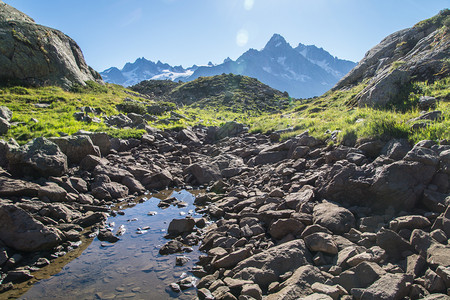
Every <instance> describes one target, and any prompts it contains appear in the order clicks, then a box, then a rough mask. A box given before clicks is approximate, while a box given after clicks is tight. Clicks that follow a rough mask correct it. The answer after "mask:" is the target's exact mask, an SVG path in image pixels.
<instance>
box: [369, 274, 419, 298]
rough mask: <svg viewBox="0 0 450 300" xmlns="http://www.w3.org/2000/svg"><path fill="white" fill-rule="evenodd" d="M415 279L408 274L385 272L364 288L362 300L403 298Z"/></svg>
mask: <svg viewBox="0 0 450 300" xmlns="http://www.w3.org/2000/svg"><path fill="white" fill-rule="evenodd" d="M413 279H414V278H413V277H412V276H411V275H407V274H399V273H397V274H389V273H388V274H385V275H383V276H381V278H380V279H378V280H377V281H375V282H374V283H373V284H371V285H370V286H369V287H368V288H366V289H365V290H364V292H363V294H362V296H361V300H391V299H403V298H404V297H405V296H408V294H409V290H410V287H411V284H412V282H413Z"/></svg>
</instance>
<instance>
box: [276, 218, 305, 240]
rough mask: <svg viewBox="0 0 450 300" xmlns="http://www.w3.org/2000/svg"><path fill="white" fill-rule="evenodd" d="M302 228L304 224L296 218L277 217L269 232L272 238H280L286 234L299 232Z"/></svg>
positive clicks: (297, 233)
mask: <svg viewBox="0 0 450 300" xmlns="http://www.w3.org/2000/svg"><path fill="white" fill-rule="evenodd" d="M304 228H305V225H303V223H302V222H300V221H298V220H296V219H279V220H276V221H275V222H273V223H272V225H271V226H270V228H269V233H270V235H271V236H272V237H273V238H275V239H278V240H281V239H282V238H284V237H285V236H286V235H288V234H292V235H294V236H295V235H299V234H301V233H302V231H303V229H304Z"/></svg>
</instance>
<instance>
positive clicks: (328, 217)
mask: <svg viewBox="0 0 450 300" xmlns="http://www.w3.org/2000/svg"><path fill="white" fill-rule="evenodd" d="M313 220H314V223H316V224H319V225H322V226H324V227H326V228H328V229H329V230H331V231H332V232H333V233H335V234H343V233H346V232H348V231H349V230H350V228H352V227H355V217H354V216H353V214H352V213H351V212H350V211H349V210H348V209H346V208H344V207H342V206H339V205H337V204H334V203H332V202H328V201H323V202H322V203H320V204H317V205H316V206H314V209H313Z"/></svg>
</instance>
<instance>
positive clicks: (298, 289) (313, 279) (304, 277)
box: [267, 265, 328, 300]
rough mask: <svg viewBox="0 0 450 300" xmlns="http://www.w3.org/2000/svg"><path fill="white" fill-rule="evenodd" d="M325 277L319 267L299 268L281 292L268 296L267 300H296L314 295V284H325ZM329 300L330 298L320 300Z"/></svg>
mask: <svg viewBox="0 0 450 300" xmlns="http://www.w3.org/2000/svg"><path fill="white" fill-rule="evenodd" d="M324 282H325V277H324V276H323V275H322V273H321V272H320V270H319V269H318V268H317V267H314V266H310V265H306V266H302V267H300V268H298V269H297V270H295V272H294V273H293V274H292V276H291V277H289V278H288V279H287V280H286V281H285V282H283V283H282V284H281V285H280V291H279V292H277V293H275V294H270V295H268V296H267V300H278V299H283V300H294V299H303V297H305V296H308V295H310V294H312V293H314V290H313V289H312V285H313V284H317V283H319V284H323V283H324ZM319 299H328V298H319Z"/></svg>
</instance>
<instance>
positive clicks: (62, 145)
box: [50, 135, 100, 164]
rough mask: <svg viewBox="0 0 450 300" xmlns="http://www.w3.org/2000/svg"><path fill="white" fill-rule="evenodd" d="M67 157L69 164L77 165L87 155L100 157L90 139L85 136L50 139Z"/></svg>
mask: <svg viewBox="0 0 450 300" xmlns="http://www.w3.org/2000/svg"><path fill="white" fill-rule="evenodd" d="M50 141H52V142H54V143H55V144H57V145H58V147H59V149H61V151H62V152H63V153H64V154H65V155H66V156H67V160H68V163H69V164H79V163H80V162H81V160H82V159H83V158H85V157H86V156H87V155H94V156H100V151H99V149H98V148H95V147H94V144H93V143H92V141H91V138H90V137H89V136H86V135H73V136H66V137H55V138H50Z"/></svg>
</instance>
